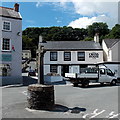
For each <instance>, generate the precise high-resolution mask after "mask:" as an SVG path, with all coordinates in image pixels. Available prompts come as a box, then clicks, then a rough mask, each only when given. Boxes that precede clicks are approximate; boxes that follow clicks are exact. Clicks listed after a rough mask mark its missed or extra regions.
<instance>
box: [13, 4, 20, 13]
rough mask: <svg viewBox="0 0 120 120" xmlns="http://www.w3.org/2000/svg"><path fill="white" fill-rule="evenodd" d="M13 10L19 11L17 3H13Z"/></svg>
mask: <svg viewBox="0 0 120 120" xmlns="http://www.w3.org/2000/svg"><path fill="white" fill-rule="evenodd" d="M14 10H15V11H16V12H19V4H18V3H15V5H14Z"/></svg>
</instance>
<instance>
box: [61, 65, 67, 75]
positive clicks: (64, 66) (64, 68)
mask: <svg viewBox="0 0 120 120" xmlns="http://www.w3.org/2000/svg"><path fill="white" fill-rule="evenodd" d="M65 73H69V65H62V66H61V75H62V76H63V77H65Z"/></svg>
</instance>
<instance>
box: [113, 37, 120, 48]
mask: <svg viewBox="0 0 120 120" xmlns="http://www.w3.org/2000/svg"><path fill="white" fill-rule="evenodd" d="M118 42H120V39H116V41H115V42H114V43H113V44H112V45H111V48H112V47H114V46H115V45H116V44H117V43H118Z"/></svg>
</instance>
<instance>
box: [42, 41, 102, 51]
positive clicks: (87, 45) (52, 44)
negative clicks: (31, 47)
mask: <svg viewBox="0 0 120 120" xmlns="http://www.w3.org/2000/svg"><path fill="white" fill-rule="evenodd" d="M44 48H45V49H47V50H102V47H101V46H100V44H99V43H95V42H94V41H47V42H46V43H44Z"/></svg>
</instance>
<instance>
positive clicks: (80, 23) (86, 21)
mask: <svg viewBox="0 0 120 120" xmlns="http://www.w3.org/2000/svg"><path fill="white" fill-rule="evenodd" d="M94 22H106V23H107V22H108V23H113V21H111V18H109V17H107V16H106V15H99V16H97V17H91V18H89V17H82V18H79V19H77V20H74V21H72V22H70V23H69V25H68V26H71V27H73V28H87V26H88V25H92V24H93V23H94ZM113 25H114V23H113V24H111V26H109V27H110V28H111V27H112V26H113Z"/></svg>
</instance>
